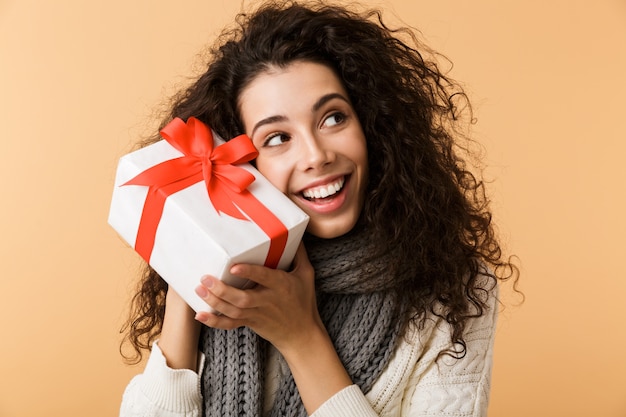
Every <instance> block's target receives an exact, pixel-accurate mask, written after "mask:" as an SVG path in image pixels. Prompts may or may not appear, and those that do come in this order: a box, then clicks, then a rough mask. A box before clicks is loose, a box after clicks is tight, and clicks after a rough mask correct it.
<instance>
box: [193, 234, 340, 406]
mask: <svg viewBox="0 0 626 417" xmlns="http://www.w3.org/2000/svg"><path fill="white" fill-rule="evenodd" d="M231 273H232V274H233V275H237V276H239V277H242V278H246V279H249V280H251V281H254V282H255V283H256V284H257V285H256V286H255V287H254V288H251V289H247V290H240V289H237V288H234V287H231V286H229V285H226V284H224V283H223V282H222V281H220V280H218V279H215V278H213V277H210V276H207V277H204V278H203V280H202V285H200V286H198V288H196V292H197V293H198V295H199V296H200V297H202V298H203V299H204V300H205V301H206V302H207V304H209V305H210V306H211V307H213V308H214V309H215V310H217V311H219V312H220V313H221V315H216V314H211V313H208V312H200V313H198V314H197V315H196V320H198V321H200V322H202V323H204V324H206V325H207V326H210V327H215V328H218V329H233V328H236V327H240V326H247V327H249V328H251V329H252V330H253V331H254V332H255V333H257V334H258V335H259V336H261V337H262V338H264V339H266V340H267V341H269V342H270V343H271V344H272V345H274V347H276V348H277V349H278V350H279V351H280V353H281V354H282V355H283V357H284V358H285V360H286V362H287V364H288V365H289V369H290V370H291V373H292V375H293V377H294V381H295V382H296V385H297V387H298V391H299V392H300V396H301V398H302V402H303V403H304V407H305V408H306V410H307V412H308V413H309V414H313V412H314V411H315V410H317V408H318V407H319V406H320V405H322V404H323V403H324V402H325V401H326V400H328V399H329V398H330V397H332V396H333V395H335V394H336V393H337V392H339V391H340V390H342V389H343V388H345V387H347V386H349V385H351V384H352V381H351V380H350V376H349V375H348V373H347V372H346V370H345V368H344V366H343V364H342V363H341V361H340V360H339V356H338V355H337V352H336V351H335V347H334V346H333V343H332V341H331V340H330V337H329V336H328V333H327V332H326V328H325V327H324V324H323V323H322V320H321V319H320V316H319V312H318V310H317V303H316V301H315V271H314V270H313V267H312V266H311V263H310V262H309V258H308V257H307V255H306V251H305V250H304V246H303V245H302V244H300V247H299V248H298V251H297V252H296V256H295V258H294V268H293V270H291V271H290V272H285V271H280V270H274V269H270V268H266V267H263V266H255V265H244V264H240V265H234V266H233V267H232V269H231Z"/></svg>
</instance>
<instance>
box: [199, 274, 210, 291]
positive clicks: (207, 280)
mask: <svg viewBox="0 0 626 417" xmlns="http://www.w3.org/2000/svg"><path fill="white" fill-rule="evenodd" d="M200 282H201V283H202V285H204V286H205V287H207V288H213V278H212V277H210V276H208V275H205V276H203V277H202V279H201V280H200Z"/></svg>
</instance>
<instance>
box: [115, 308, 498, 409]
mask: <svg viewBox="0 0 626 417" xmlns="http://www.w3.org/2000/svg"><path fill="white" fill-rule="evenodd" d="M496 317H497V304H496V299H495V297H493V296H492V297H491V298H490V307H489V310H487V311H485V314H484V315H483V316H481V317H480V318H477V319H471V320H470V321H469V322H468V325H467V328H466V332H465V336H464V339H465V342H466V345H467V352H466V354H465V356H464V357H463V358H461V359H452V358H451V357H449V356H442V357H440V358H439V360H437V361H436V362H435V359H436V358H437V355H438V353H439V352H440V351H442V350H445V349H447V348H448V347H450V327H449V325H448V323H447V322H445V321H444V320H442V319H439V318H436V317H434V318H433V319H432V320H429V321H428V322H427V324H426V326H425V327H424V328H423V329H421V330H417V329H412V330H410V331H409V333H408V335H406V336H405V337H404V339H403V340H402V341H401V342H400V343H399V345H398V347H397V348H396V351H395V352H394V355H393V357H392V359H391V361H390V363H389V365H388V366H387V368H386V369H385V370H384V371H383V373H382V374H381V376H380V377H379V378H378V380H377V381H376V382H375V383H374V385H373V387H372V389H371V390H370V391H369V392H368V393H367V394H363V392H361V390H360V389H359V388H358V386H356V385H352V386H350V387H347V388H345V389H343V390H342V391H340V392H338V393H337V394H335V395H334V396H333V397H332V398H330V399H329V400H328V401H326V402H325V403H324V404H323V405H322V406H321V407H320V408H319V409H317V410H316V411H315V413H314V414H313V415H312V417H336V416H343V417H350V416H355V417H366V416H381V417H383V416H384V417H392V416H393V417H400V416H402V417H409V416H410V417H417V416H419V417H435V416H438V417H442V416H445V417H470V416H471V417H481V416H486V415H487V404H488V400H489V381H490V377H491V363H492V353H493V340H494V333H495V325H496ZM267 369H268V372H267V374H266V379H265V381H266V384H265V386H266V390H267V393H266V395H265V397H266V398H268V399H269V401H268V403H267V404H266V409H267V408H268V406H269V405H271V399H272V398H273V396H274V393H275V390H276V386H277V381H278V380H279V379H280V375H281V374H282V373H283V372H285V371H287V370H285V369H281V368H280V365H279V361H278V360H277V356H276V353H275V352H274V354H271V355H269V358H268V366H267ZM202 408H203V404H202V394H201V391H200V375H199V374H198V373H196V372H193V371H190V370H185V369H182V370H181V369H170V368H168V367H167V365H166V361H165V358H164V356H163V354H162V353H161V350H160V349H159V347H158V344H157V343H155V344H154V345H153V348H152V352H151V354H150V358H149V359H148V362H147V364H146V368H145V370H144V372H143V373H142V374H139V375H137V376H135V377H134V378H133V379H132V380H131V382H130V384H129V385H128V387H127V388H126V391H125V392H124V397H123V400H122V405H121V410H120V417H131V416H142V417H148V416H154V417H156V416H158V417H182V416H185V417H198V416H201V415H202Z"/></svg>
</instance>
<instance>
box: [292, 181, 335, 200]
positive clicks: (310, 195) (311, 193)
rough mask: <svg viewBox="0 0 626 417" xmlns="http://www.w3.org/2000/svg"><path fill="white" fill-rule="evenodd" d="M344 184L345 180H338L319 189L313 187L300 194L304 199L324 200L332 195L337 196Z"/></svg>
mask: <svg viewBox="0 0 626 417" xmlns="http://www.w3.org/2000/svg"><path fill="white" fill-rule="evenodd" d="M344 183H345V179H344V178H341V179H340V180H337V181H335V182H334V183H332V184H328V185H323V186H321V187H313V188H308V189H306V190H304V191H303V192H302V195H303V196H304V198H306V199H309V200H311V199H314V198H326V197H329V196H331V195H333V194H337V193H338V192H339V191H340V190H341V189H342V188H343V184H344Z"/></svg>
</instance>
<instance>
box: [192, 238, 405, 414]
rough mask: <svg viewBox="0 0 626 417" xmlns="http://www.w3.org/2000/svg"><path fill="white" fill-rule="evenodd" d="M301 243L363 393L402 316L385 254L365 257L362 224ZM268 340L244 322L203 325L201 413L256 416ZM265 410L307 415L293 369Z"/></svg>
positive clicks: (323, 312) (321, 303) (386, 356)
mask: <svg viewBox="0 0 626 417" xmlns="http://www.w3.org/2000/svg"><path fill="white" fill-rule="evenodd" d="M305 246H306V249H307V253H308V255H309V259H310V261H311V263H312V264H313V267H314V268H315V280H316V281H315V282H316V293H317V303H318V309H319V312H320V316H321V318H322V321H323V322H324V324H325V326H326V329H327V331H328V333H329V335H330V338H331V339H332V341H333V343H334V346H335V348H336V350H337V353H338V355H339V358H340V359H341V361H342V362H343V365H344V366H345V368H346V370H347V371H348V374H349V375H350V377H351V378H352V382H353V383H355V384H357V385H358V386H359V387H360V388H361V390H362V391H363V392H365V393H367V392H368V391H369V390H370V389H371V388H372V385H373V384H374V382H375V381H376V380H377V379H378V377H379V375H380V374H381V372H382V371H383V370H384V369H385V367H386V366H387V364H388V363H389V360H390V358H391V355H392V353H393V351H394V348H395V346H396V343H397V341H398V339H399V335H400V332H401V329H402V324H403V322H404V320H403V317H404V313H405V307H404V306H403V305H402V304H401V303H399V302H398V301H397V297H396V296H395V295H394V294H393V293H392V292H391V291H388V287H389V286H390V283H391V282H392V279H391V277H390V276H389V273H388V272H387V271H388V270H389V265H390V262H392V261H391V257H390V256H379V257H377V258H372V257H371V256H370V254H371V253H372V251H371V249H372V247H373V242H371V239H369V234H368V233H367V231H365V230H363V228H355V230H353V231H352V232H350V233H348V234H346V235H344V236H341V237H339V238H336V239H330V240H328V239H318V238H314V237H312V236H308V235H307V236H306V237H305ZM267 345H268V342H267V341H265V340H263V339H261V338H260V337H259V336H257V335H256V334H255V333H254V332H253V331H251V330H250V329H248V328H246V327H242V328H239V329H234V330H229V331H224V330H216V329H211V328H207V327H205V328H204V329H203V332H202V336H201V338H200V348H201V350H202V351H203V352H204V354H205V356H206V360H205V366H204V374H203V378H202V392H203V397H204V405H205V410H204V411H205V415H206V416H209V417H218V416H219V417H222V416H224V417H240V416H247V417H259V416H261V414H262V408H263V394H264V389H263V384H264V380H263V379H264V375H265V369H264V365H265V358H266V352H267ZM281 360H284V359H282V358H281ZM270 415H271V417H277V416H290V417H291V416H306V415H307V414H306V411H305V409H304V406H303V404H302V400H301V399H300V395H299V393H298V390H297V388H296V384H295V382H294V380H293V376H292V375H291V373H288V375H287V376H286V377H285V378H283V380H282V381H281V382H280V384H279V388H278V391H277V393H276V397H275V400H274V405H273V408H272V411H271V413H270Z"/></svg>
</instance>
